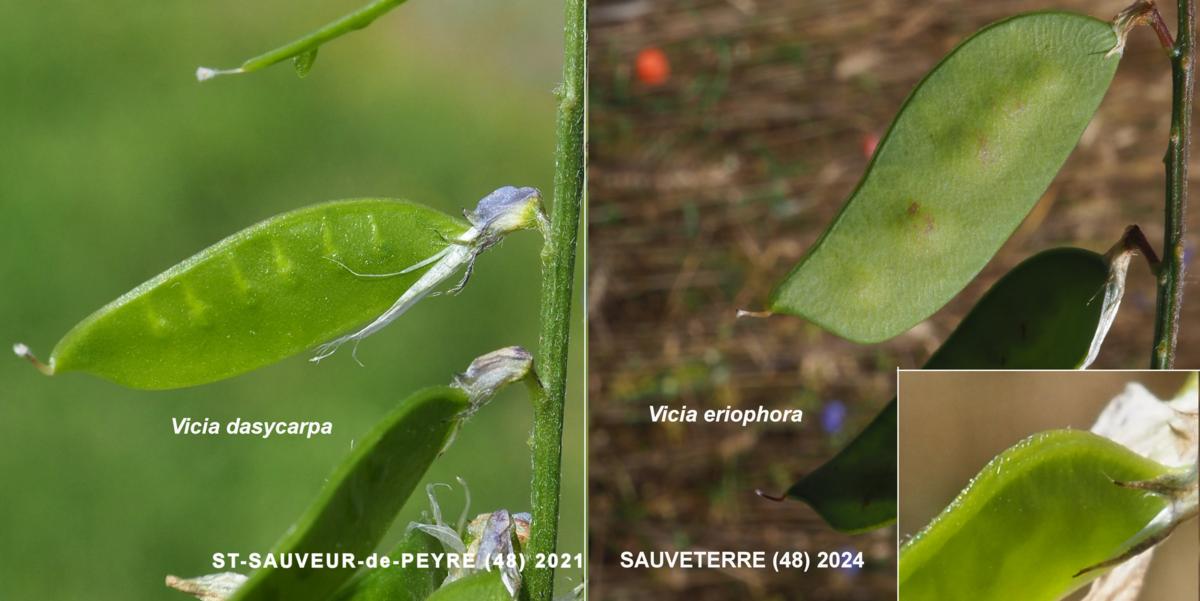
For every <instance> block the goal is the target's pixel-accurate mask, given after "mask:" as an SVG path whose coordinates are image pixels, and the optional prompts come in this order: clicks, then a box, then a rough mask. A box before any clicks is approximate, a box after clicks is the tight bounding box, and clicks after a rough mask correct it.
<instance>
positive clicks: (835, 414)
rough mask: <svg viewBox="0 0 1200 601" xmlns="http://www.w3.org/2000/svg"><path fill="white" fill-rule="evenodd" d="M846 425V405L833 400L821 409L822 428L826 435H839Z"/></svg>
mask: <svg viewBox="0 0 1200 601" xmlns="http://www.w3.org/2000/svg"><path fill="white" fill-rule="evenodd" d="M845 423H846V404H845V403H843V402H841V401H839V400H837V399H833V400H832V401H829V402H828V403H825V406H824V407H821V427H822V428H824V429H825V433H826V434H837V433H838V432H841V431H842V426H843V425H845Z"/></svg>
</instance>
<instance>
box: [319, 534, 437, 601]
mask: <svg viewBox="0 0 1200 601" xmlns="http://www.w3.org/2000/svg"><path fill="white" fill-rule="evenodd" d="M442 552H443V550H442V544H441V543H440V542H438V540H437V539H435V538H433V537H432V536H430V535H428V534H426V533H424V532H422V531H420V530H417V529H410V530H409V531H408V532H406V533H405V534H404V538H402V539H401V540H400V542H399V543H398V544H397V545H396V547H395V548H394V549H392V552H391V553H388V557H390V558H392V560H393V561H396V562H399V561H401V560H402V559H403V558H404V556H405V555H406V554H407V555H409V557H414V556H415V555H416V554H418V553H425V554H429V556H432V555H433V554H437V553H442ZM445 579H446V568H445V566H444V565H443V566H441V567H433V566H429V567H426V568H419V567H417V566H416V563H415V562H413V563H411V564H410V565H408V566H405V567H398V566H396V565H394V564H393V565H392V566H390V567H387V568H383V567H379V568H375V569H373V570H367V571H364V572H360V573H359V574H358V575H357V576H355V577H354V579H352V580H350V582H347V583H346V585H345V586H343V587H342V588H341V589H340V590H338V592H337V594H335V595H334V596H333V600H332V601H424V599H425V598H427V597H429V595H431V594H432V593H433V591H435V590H437V588H438V586H440V585H441V584H442V581H443V580H445Z"/></svg>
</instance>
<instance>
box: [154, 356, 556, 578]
mask: <svg viewBox="0 0 1200 601" xmlns="http://www.w3.org/2000/svg"><path fill="white" fill-rule="evenodd" d="M531 373H532V360H531V359H530V357H529V353H528V352H527V351H525V350H524V349H521V348H519V347H509V348H505V349H500V350H499V351H495V352H493V353H489V354H487V355H484V356H482V357H480V358H479V359H476V360H475V361H474V362H472V364H471V367H470V368H468V370H467V372H466V373H465V374H463V375H460V376H458V377H457V378H456V382H457V384H456V385H455V386H436V387H432V388H426V389H424V390H421V391H418V392H416V393H414V394H412V395H411V396H409V397H408V398H407V399H405V400H404V401H402V402H401V403H400V404H399V405H398V406H397V407H396V408H395V409H394V410H393V411H392V412H391V413H390V414H389V415H388V416H386V417H385V418H384V419H383V420H382V421H380V422H379V423H378V424H377V425H376V426H375V427H374V428H373V429H372V430H371V432H370V433H368V434H367V435H366V436H365V437H363V438H361V439H359V441H358V444H357V445H355V447H354V449H353V451H351V453H350V455H349V456H348V457H347V458H346V459H345V460H343V462H342V463H341V464H340V465H339V466H338V467H337V468H336V469H335V470H334V472H333V474H332V475H331V476H330V477H329V478H328V479H327V480H326V483H325V485H324V487H323V488H322V489H321V492H320V493H319V494H318V495H317V498H316V500H315V501H314V502H313V503H312V504H311V505H310V506H309V507H308V509H307V510H306V511H305V512H304V514H303V515H302V516H301V517H300V519H299V520H297V522H296V523H295V524H294V525H293V526H292V527H291V528H289V529H288V531H287V533H286V534H285V535H284V536H283V538H282V539H281V540H280V541H279V542H278V543H276V544H275V545H274V546H273V548H272V549H271V551H270V553H271V554H272V555H274V556H283V555H284V554H323V553H331V552H333V551H335V550H336V551H337V552H338V553H353V554H355V555H356V556H360V557H365V556H366V555H367V554H368V553H371V552H372V551H374V549H375V547H376V546H377V545H378V544H379V541H380V540H381V539H382V538H383V536H384V534H386V533H387V531H388V529H389V528H390V527H391V524H392V522H393V520H394V519H395V516H396V514H397V512H399V510H400V508H401V507H403V506H404V503H405V502H406V501H407V499H408V498H409V497H410V496H411V494H412V492H413V490H414V489H415V488H416V486H417V484H418V482H419V481H420V480H421V478H422V477H424V475H425V472H426V471H427V470H428V468H429V466H430V465H431V464H432V463H433V461H434V460H435V459H437V457H438V456H439V455H440V454H441V453H442V451H444V450H445V448H446V445H447V444H448V443H449V441H451V440H452V439H453V438H454V436H455V434H456V432H457V430H458V428H459V426H460V425H461V423H462V422H463V421H464V420H465V419H466V418H468V417H470V416H471V415H473V414H474V413H475V412H476V411H478V410H479V408H480V407H481V406H482V405H483V404H484V403H486V402H487V401H488V400H489V399H491V398H492V396H493V395H495V394H496V392H498V391H499V390H500V389H501V388H502V387H503V386H505V385H507V384H509V383H512V382H517V381H521V380H523V379H526V378H529V377H530V374H531ZM354 572H355V568H348V569H343V568H338V569H332V568H329V569H316V568H312V567H311V566H310V567H308V568H292V569H281V568H278V567H274V566H264V567H263V568H260V569H259V570H257V571H256V572H254V573H253V574H251V575H250V576H249V578H248V579H247V580H246V581H245V582H244V583H242V584H241V585H239V586H238V587H237V588H236V590H234V591H233V593H232V594H231V595H229V596H228V598H229V599H233V600H236V601H267V600H272V599H288V600H289V601H326V600H327V599H328V598H329V597H330V595H332V594H334V593H335V592H336V591H337V590H338V589H339V588H340V587H341V586H342V585H343V584H345V582H346V581H347V580H349V579H350V578H351V577H352V576H353V575H354ZM169 582H170V583H175V584H181V583H185V584H184V585H185V586H189V587H196V586H199V584H201V582H200V581H197V580H196V579H193V580H188V581H183V580H180V579H177V578H174V577H171V578H170V579H169ZM221 582H223V583H226V582H229V579H228V578H225V579H224V580H222V581H221Z"/></svg>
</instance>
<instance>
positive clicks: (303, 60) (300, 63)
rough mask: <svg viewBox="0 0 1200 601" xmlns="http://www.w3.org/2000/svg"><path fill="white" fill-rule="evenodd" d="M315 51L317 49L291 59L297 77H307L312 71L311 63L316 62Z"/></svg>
mask: <svg viewBox="0 0 1200 601" xmlns="http://www.w3.org/2000/svg"><path fill="white" fill-rule="evenodd" d="M317 50H319V48H313V49H312V50H309V51H307V52H302V53H300V54H297V55H296V56H295V58H293V59H292V66H293V67H295V68H296V76H297V77H300V78H304V77H308V73H309V72H310V71H312V67H313V63H315V62H317Z"/></svg>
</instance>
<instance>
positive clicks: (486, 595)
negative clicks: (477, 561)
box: [428, 569, 513, 601]
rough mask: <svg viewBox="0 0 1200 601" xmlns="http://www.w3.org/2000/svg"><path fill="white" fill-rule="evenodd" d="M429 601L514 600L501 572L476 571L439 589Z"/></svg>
mask: <svg viewBox="0 0 1200 601" xmlns="http://www.w3.org/2000/svg"><path fill="white" fill-rule="evenodd" d="M428 601H513V597H512V595H510V594H508V589H506V588H505V587H504V582H503V581H502V580H501V579H500V572H499V571H498V570H495V569H493V570H492V571H491V572H476V573H474V574H471V575H470V576H465V577H463V578H460V579H458V580H455V581H454V582H451V583H449V584H447V585H446V586H444V587H442V588H440V589H438V590H437V592H435V593H433V594H432V595H430V596H429V599H428Z"/></svg>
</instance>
